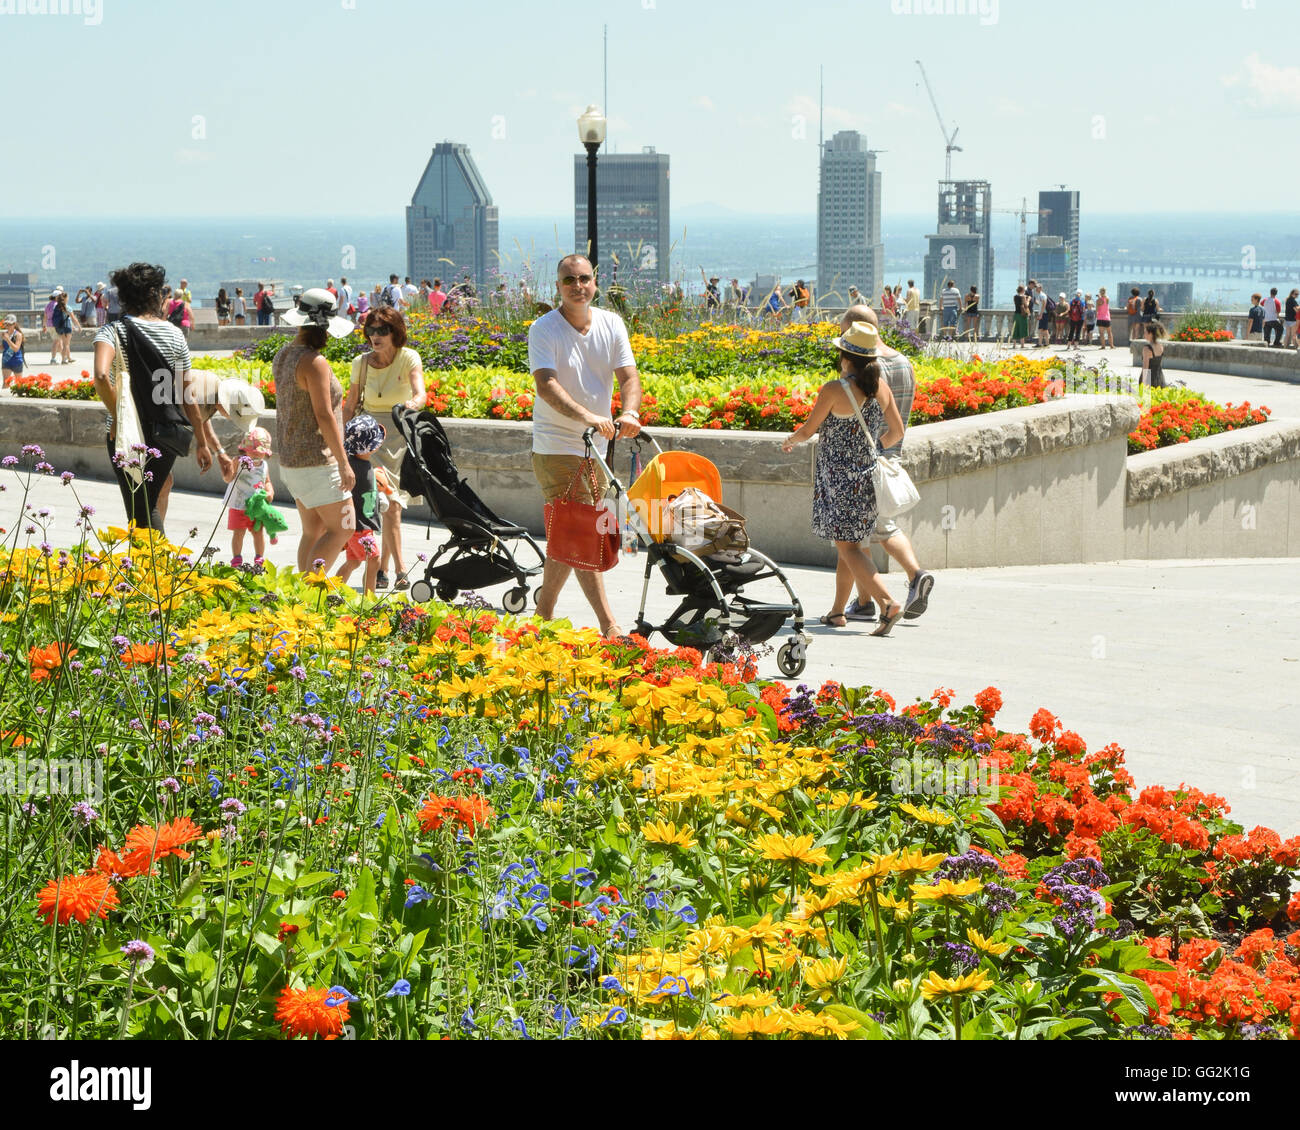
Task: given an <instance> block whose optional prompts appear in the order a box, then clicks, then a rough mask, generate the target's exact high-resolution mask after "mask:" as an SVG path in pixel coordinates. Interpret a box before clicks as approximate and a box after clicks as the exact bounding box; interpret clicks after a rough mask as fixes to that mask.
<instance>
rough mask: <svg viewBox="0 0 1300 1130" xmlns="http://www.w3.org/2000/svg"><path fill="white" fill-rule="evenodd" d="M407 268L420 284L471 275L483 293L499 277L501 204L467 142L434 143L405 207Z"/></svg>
mask: <svg viewBox="0 0 1300 1130" xmlns="http://www.w3.org/2000/svg"><path fill="white" fill-rule="evenodd" d="M440 260H450V262H440ZM406 270H407V273H408V274H409V275H410V276H411V278H413V279H415V280H416V281H417V282H418V281H419V280H420V279H426V278H427V279H432V278H434V277H441V278H443V279H445V280H447V282H448V283H453V282H457V281H459V280H460V278H461V277H462V276H463V275H466V274H468V275H469V277H470V278H471V279H473V280H474V285H475V286H476V287H477V288H478V291H479V294H480V295H482V294H485V293H486V291H487V288H488V286H489V285H490V284H491V282H492V280H493V279H494V278H495V277H496V273H497V208H496V205H495V204H493V203H492V194H491V193H490V192H488V190H487V185H486V184H484V183H483V178H482V176H480V175H479V171H478V166H477V165H475V164H474V158H473V157H471V156H470V154H469V146H467V145H461V144H460V143H458V142H454V141H440V142H438V144H437V145H435V146H434V147H433V155H432V156H431V157H430V158H429V163H428V164H427V165H426V166H425V167H424V175H423V176H421V177H420V183H419V184H418V185H417V186H416V188H415V194H414V195H413V196H412V197H411V203H410V205H409V206H408V207H407V209H406Z"/></svg>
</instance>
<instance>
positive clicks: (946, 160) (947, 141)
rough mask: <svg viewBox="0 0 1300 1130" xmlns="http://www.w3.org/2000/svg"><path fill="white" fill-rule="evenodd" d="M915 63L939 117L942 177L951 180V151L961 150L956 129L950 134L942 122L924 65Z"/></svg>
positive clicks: (918, 62) (918, 60) (935, 114)
mask: <svg viewBox="0 0 1300 1130" xmlns="http://www.w3.org/2000/svg"><path fill="white" fill-rule="evenodd" d="M916 65H917V66H918V67H920V68H921V81H922V82H924V83H925V92H926V93H927V94H928V95H929V96H930V105H931V106H933V107H934V116H935V117H936V118H938V119H939V132H940V133H942V134H943V179H944V180H952V155H953V152H954V151H956V152H957V153H961V152H963V150H962V147H961V146H960V145H955V144H954V142H955V141H956V140H957V130H956V128H955V127H954V129H953V131H952V133H951V134H949V132H948V127H947V126H945V125H944V124H943V115H942V114H941V113H939V103H938V102H936V101H935V99H934V91H933V90H931V89H930V80H929V78H927V77H926V74H925V66H924V64H922V62H921V60H920V59H917V60H916Z"/></svg>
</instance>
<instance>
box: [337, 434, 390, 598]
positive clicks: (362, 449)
mask: <svg viewBox="0 0 1300 1130" xmlns="http://www.w3.org/2000/svg"><path fill="white" fill-rule="evenodd" d="M386 435H387V433H386V432H385V431H384V425H383V424H381V423H380V422H379V421H378V420H376V419H375V418H374V417H373V416H368V415H366V414H364V413H363V414H362V415H360V416H353V417H352V419H351V420H349V421H348V422H347V424H345V425H344V427H343V450H344V451H345V452H347V456H348V466H350V467H351V468H352V473H353V474H354V475H355V476H356V484H355V485H354V486H353V487H352V509H353V512H354V513H355V514H356V518H357V528H356V530H355V532H354V533H353V534H352V537H351V538H350V539H349V540H348V544H347V546H346V547H345V548H344V555H343V564H341V565H340V566H339V569H338V573H337V574H336V575H337V576H339V577H341V578H342V579H343V580H345V581H346V580H347V579H348V578H349V577H350V576H351V575H352V571H353V570H354V569H355V568H356V567H357V566H358V565H359V564H361V562H363V561H364V562H365V563H366V575H365V584H364V589H365V591H366V592H368V593H372V594H373V593H374V591H375V581H376V579H377V578H378V577H379V537H380V520H379V516H380V514H381V512H382V509H383V507H382V506H381V502H380V497H379V491H378V489H377V488H376V486H375V468H374V467H372V466H371V464H370V456H371V455H372V454H373V453H374V452H376V451H378V450H379V449H380V448H381V447H382V446H383V444H384V437H385V436H386Z"/></svg>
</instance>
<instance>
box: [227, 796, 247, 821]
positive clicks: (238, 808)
mask: <svg viewBox="0 0 1300 1130" xmlns="http://www.w3.org/2000/svg"><path fill="white" fill-rule="evenodd" d="M221 811H222V812H227V813H229V814H230V818H231V819H232V820H233V819H234V818H235V817H238V816H243V815H244V813H245V812H247V811H248V806H247V805H246V804H244V802H243V801H240V800H236V799H235V798H234V797H227V798H226V799H225V800H223V801H222V802H221Z"/></svg>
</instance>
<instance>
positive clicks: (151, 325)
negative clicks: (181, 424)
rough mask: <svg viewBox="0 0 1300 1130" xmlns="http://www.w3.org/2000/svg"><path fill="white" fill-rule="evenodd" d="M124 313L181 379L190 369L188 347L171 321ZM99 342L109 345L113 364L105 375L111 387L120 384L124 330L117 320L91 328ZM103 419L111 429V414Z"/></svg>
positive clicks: (124, 362) (124, 355)
mask: <svg viewBox="0 0 1300 1130" xmlns="http://www.w3.org/2000/svg"><path fill="white" fill-rule="evenodd" d="M126 317H129V318H130V319H131V322H132V324H133V325H134V326H135V328H136V329H138V330H139V331H140V332H141V333H142V334H143V335H144V336H145V337H146V338H147V339H148V340H149V341H150V342H151V343H152V344H153V345H154V346H156V347H157V349H158V352H159V353H161V354H162V355H163V359H164V360H165V361H166V362H167V364H168V365H169V366H170V367H171V370H172V372H173V373H174V374H175V376H176V378H177V379H178V380H184V379H185V377H184V374H186V373H188V372H189V371H190V347H189V346H188V345H186V344H185V335H184V334H183V333H181V331H180V330H179V329H178V328H177V327H176V326H173V325H172V324H171V322H164V321H163V320H162V319H161V318H156V319H146V318H137V317H135V316H134V315H131V314H128V315H126ZM100 342H104V343H106V344H107V345H111V346H112V347H113V364H112V367H111V368H110V369H109V376H110V378H111V380H112V382H113V387H114V388H121V387H122V370H123V368H124V367H125V365H126V330H125V329H123V328H122V325H121V322H120V321H118V322H105V323H104V325H102V326H100V327H99V329H98V330H97V331H96V332H95V343H96V344H99V343H100ZM106 421H107V423H106V426H107V427H108V429H109V431H112V427H113V418H112V417H111V416H109V417H106Z"/></svg>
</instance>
